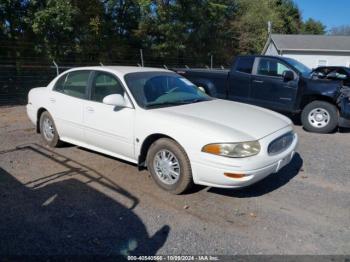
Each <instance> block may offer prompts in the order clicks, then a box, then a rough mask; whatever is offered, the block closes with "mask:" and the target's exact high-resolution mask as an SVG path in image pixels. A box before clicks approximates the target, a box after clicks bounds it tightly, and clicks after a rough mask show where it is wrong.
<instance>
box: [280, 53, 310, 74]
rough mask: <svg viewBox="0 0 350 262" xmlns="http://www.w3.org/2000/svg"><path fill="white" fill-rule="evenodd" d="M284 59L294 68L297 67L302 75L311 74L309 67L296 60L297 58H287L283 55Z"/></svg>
mask: <svg viewBox="0 0 350 262" xmlns="http://www.w3.org/2000/svg"><path fill="white" fill-rule="evenodd" d="M284 59H285V60H286V61H287V62H288V63H289V64H291V65H292V66H294V67H295V68H296V69H298V71H299V72H300V73H301V74H302V75H303V76H309V75H310V74H311V69H310V68H308V67H307V66H306V65H304V64H302V63H300V62H298V61H297V60H295V59H293V58H289V57H284Z"/></svg>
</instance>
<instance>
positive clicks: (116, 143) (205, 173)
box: [27, 66, 298, 194]
mask: <svg viewBox="0 0 350 262" xmlns="http://www.w3.org/2000/svg"><path fill="white" fill-rule="evenodd" d="M27 113H28V116H29V118H30V119H31V121H32V122H33V123H34V124H35V125H36V127H37V132H40V133H41V135H42V138H43V140H44V141H45V142H46V143H47V144H48V145H49V146H52V147H55V146H58V145H59V144H60V143H61V142H62V141H64V142H69V143H72V144H75V145H79V146H81V147H85V148H89V149H91V150H95V151H98V152H101V153H104V154H107V155H111V156H113V157H116V158H119V159H124V160H127V161H130V162H133V163H136V164H138V166H139V167H140V168H143V167H146V168H147V169H148V170H149V171H150V173H151V174H152V177H153V179H154V180H155V182H156V183H157V184H158V185H159V186H160V187H161V188H163V189H165V190H167V191H169V192H172V193H174V194H180V193H182V192H184V191H186V190H187V189H189V188H190V186H191V185H193V184H201V185H206V186H213V187H223V188H238V187H244V186H248V185H251V184H253V183H255V182H257V181H259V180H261V179H263V178H264V177H266V176H268V175H270V174H272V173H276V172H278V171H279V170H280V169H281V168H282V167H283V166H285V165H287V164H288V163H289V162H290V161H291V159H292V158H293V155H294V152H295V148H296V145H297V141H298V138H297V135H296V134H295V133H294V132H293V127H292V123H291V121H290V120H289V119H288V118H286V117H284V116H282V115H280V114H278V113H275V112H272V111H269V110H266V109H263V108H259V107H256V106H251V105H247V104H241V103H237V102H232V101H226V100H220V99H215V98H212V97H209V96H207V95H206V94H205V93H203V92H202V91H201V90H200V89H198V88H197V87H196V86H195V85H193V84H192V83H191V82H189V81H188V80H187V79H185V78H183V77H182V76H180V75H177V74H175V73H174V72H171V71H168V70H163V69H156V68H141V67H112V66H111V67H109V66H102V67H82V68H75V69H71V70H68V71H66V72H64V73H62V74H61V75H59V76H57V77H56V78H55V79H54V80H53V81H52V82H51V83H50V84H49V85H48V86H47V87H39V88H34V89H32V90H31V91H30V92H29V95H28V105H27Z"/></svg>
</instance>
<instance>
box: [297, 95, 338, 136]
mask: <svg viewBox="0 0 350 262" xmlns="http://www.w3.org/2000/svg"><path fill="white" fill-rule="evenodd" d="M338 119H339V116H338V109H337V107H336V106H335V105H333V104H331V103H328V102H325V101H313V102H311V103H310V104H308V105H306V106H305V108H304V109H303V111H302V113H301V123H302V124H303V126H304V128H305V129H306V130H307V131H310V132H315V133H324V134H326V133H331V132H332V131H334V129H335V128H336V127H337V126H338Z"/></svg>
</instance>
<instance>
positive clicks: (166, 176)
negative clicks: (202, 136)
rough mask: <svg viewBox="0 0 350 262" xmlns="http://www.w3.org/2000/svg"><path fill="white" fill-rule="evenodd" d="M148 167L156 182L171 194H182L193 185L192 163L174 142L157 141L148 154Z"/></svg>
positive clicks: (166, 140)
mask: <svg viewBox="0 0 350 262" xmlns="http://www.w3.org/2000/svg"><path fill="white" fill-rule="evenodd" d="M147 167H148V170H149V171H150V173H151V175H152V178H153V179H154V181H155V182H156V183H157V184H158V185H159V186H160V187H161V188H163V189H164V190H166V191H168V192H170V193H173V194H181V193H183V192H185V191H187V190H188V189H189V188H190V187H191V186H192V185H193V180H192V170H191V165H190V161H189V159H188V157H187V154H186V152H185V151H184V149H183V148H182V147H181V146H180V145H179V144H178V143H176V142H175V141H174V140H171V139H168V138H161V139H159V140H157V141H155V142H154V143H153V144H152V145H151V147H150V149H149V151H148V154H147Z"/></svg>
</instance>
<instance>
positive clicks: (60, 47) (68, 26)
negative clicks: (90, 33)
mask: <svg viewBox="0 0 350 262" xmlns="http://www.w3.org/2000/svg"><path fill="white" fill-rule="evenodd" d="M33 5H37V3H36V2H33ZM78 13H79V11H78V9H77V8H74V7H73V5H72V4H71V3H70V1H69V0H60V1H55V0H48V1H47V3H46V5H45V6H43V7H42V8H41V9H40V10H38V11H36V12H35V13H34V17H33V19H27V22H28V23H30V24H31V26H32V29H33V32H34V34H35V35H36V36H37V37H38V38H39V39H42V41H43V42H44V43H45V44H46V47H47V51H48V55H49V56H50V57H51V58H55V57H58V56H62V55H65V54H67V53H68V52H69V51H72V50H71V47H70V46H65V45H64V44H62V43H69V42H72V43H74V40H75V39H74V34H73V32H74V20H75V17H76V16H77V15H78Z"/></svg>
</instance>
